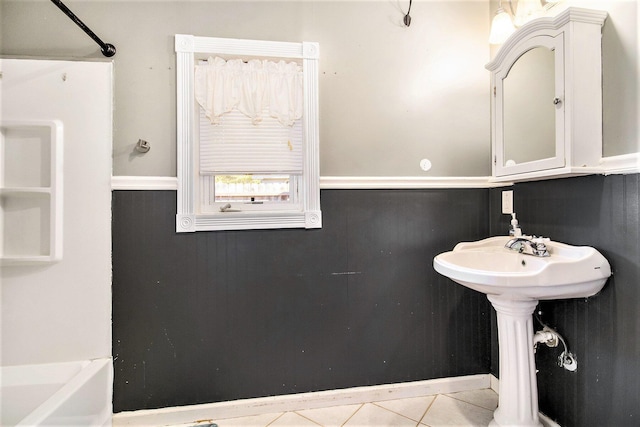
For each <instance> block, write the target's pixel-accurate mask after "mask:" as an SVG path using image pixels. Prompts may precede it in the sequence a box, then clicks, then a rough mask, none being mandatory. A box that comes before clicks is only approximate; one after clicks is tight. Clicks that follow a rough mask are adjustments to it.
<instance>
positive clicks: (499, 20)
mask: <svg viewBox="0 0 640 427" xmlns="http://www.w3.org/2000/svg"><path fill="white" fill-rule="evenodd" d="M515 30H516V28H515V27H514V26H513V22H511V17H510V16H509V15H508V14H507V12H505V11H504V9H503V8H498V10H497V11H496V16H494V17H493V21H491V34H489V43H490V44H502V43H504V42H505V41H506V40H507V39H508V38H509V36H510V35H511V33H513V32H514V31H515Z"/></svg>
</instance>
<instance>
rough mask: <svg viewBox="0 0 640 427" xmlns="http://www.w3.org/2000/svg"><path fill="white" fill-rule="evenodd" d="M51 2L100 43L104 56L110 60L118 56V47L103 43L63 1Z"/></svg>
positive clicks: (54, 0)
mask: <svg viewBox="0 0 640 427" xmlns="http://www.w3.org/2000/svg"><path fill="white" fill-rule="evenodd" d="M51 2H52V3H53V4H55V5H56V6H58V8H59V9H60V10H61V11H62V12H64V14H65V15H67V16H68V17H69V18H70V19H71V20H72V21H73V22H75V23H76V25H77V26H78V27H80V29H82V31H84V32H85V33H87V35H88V36H89V37H91V39H93V41H94V42H96V43H98V45H99V46H100V51H101V52H102V54H103V55H104V56H106V57H107V58H110V57H112V56H113V55H115V54H116V47H115V46H114V45H112V44H110V43H105V42H103V41H102V40H101V39H100V37H98V36H96V34H95V33H94V32H93V31H91V29H90V28H89V27H87V26H86V25H85V24H84V22H82V21H81V20H80V18H78V17H77V16H76V15H75V14H74V13H73V12H72V11H71V10H70V9H69V8H68V7H67V6H65V4H64V3H62V1H61V0H51Z"/></svg>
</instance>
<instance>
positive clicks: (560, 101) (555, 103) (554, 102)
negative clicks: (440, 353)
mask: <svg viewBox="0 0 640 427" xmlns="http://www.w3.org/2000/svg"><path fill="white" fill-rule="evenodd" d="M553 104H554V105H559V104H562V99H560V98H553Z"/></svg>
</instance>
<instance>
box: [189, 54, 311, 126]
mask: <svg viewBox="0 0 640 427" xmlns="http://www.w3.org/2000/svg"><path fill="white" fill-rule="evenodd" d="M195 98H196V101H197V102H198V104H199V105H200V106H201V107H202V109H203V110H204V113H205V115H206V117H207V118H208V119H209V120H210V121H211V123H213V124H218V123H220V121H221V117H222V115H223V114H225V113H229V112H230V111H232V110H238V111H240V112H241V113H243V114H244V115H246V116H247V117H249V118H250V119H251V120H252V122H253V123H254V124H258V123H260V122H261V121H262V119H263V114H264V111H268V114H269V115H270V116H271V117H273V118H275V119H277V120H278V121H279V122H280V123H281V124H282V125H284V126H293V125H294V123H295V121H296V120H298V119H300V118H301V117H302V112H303V109H304V106H303V101H304V95H303V74H302V67H301V66H300V65H298V64H297V63H295V62H285V61H279V62H273V61H269V60H260V59H252V60H250V61H247V62H245V61H243V60H241V59H230V60H224V59H222V58H220V57H215V58H213V57H209V59H208V60H207V62H206V63H203V64H199V65H196V67H195Z"/></svg>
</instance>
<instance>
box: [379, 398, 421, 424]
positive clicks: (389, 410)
mask: <svg viewBox="0 0 640 427" xmlns="http://www.w3.org/2000/svg"><path fill="white" fill-rule="evenodd" d="M381 402H384V400H381ZM370 403H371V404H372V405H373V406H377V407H378V408H380V409H384V410H385V411H387V412H391V413H392V414H396V415H399V416H401V417H402V418H406V419H408V420H411V421H416V420H414V419H413V418H409V417H407V416H406V415H404V414H401V413H400V412H396V411H394V410H391V409H389V408H385V407H384V406H380V405H378V402H370ZM418 424H420V421H418ZM418 424H416V426H417V425H418Z"/></svg>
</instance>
